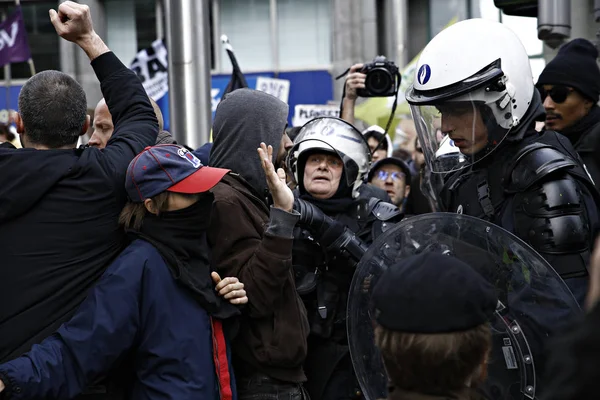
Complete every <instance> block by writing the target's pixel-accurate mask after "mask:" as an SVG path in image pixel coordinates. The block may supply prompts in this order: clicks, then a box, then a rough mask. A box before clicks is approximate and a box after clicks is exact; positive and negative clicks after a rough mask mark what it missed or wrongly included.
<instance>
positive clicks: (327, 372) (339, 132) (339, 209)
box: [288, 118, 402, 400]
mask: <svg viewBox="0 0 600 400" xmlns="http://www.w3.org/2000/svg"><path fill="white" fill-rule="evenodd" d="M369 156H370V150H369V147H368V144H367V142H366V140H365V139H364V137H363V136H362V135H361V133H360V132H359V131H358V130H357V129H356V128H354V126H352V125H350V124H349V123H347V122H346V121H343V120H341V119H338V118H316V119H313V120H312V121H310V122H308V123H306V124H305V125H304V126H303V127H302V129H301V130H300V133H299V134H298V136H297V138H296V143H295V145H294V147H293V148H292V149H291V150H290V153H289V156H288V157H289V158H288V169H289V170H290V171H291V172H292V173H293V174H294V176H295V180H296V182H298V190H297V192H296V196H297V197H298V198H299V199H300V200H303V201H305V202H308V203H310V204H311V205H313V206H314V207H316V208H318V210H320V212H322V213H324V214H325V215H326V216H328V217H330V218H332V219H333V220H334V221H335V222H336V223H337V224H338V225H342V226H345V227H347V228H348V229H349V230H350V231H351V232H352V233H353V235H356V236H357V237H359V238H360V239H361V240H362V241H363V242H365V243H366V244H367V245H368V244H371V243H372V242H373V240H375V238H376V237H377V236H378V235H379V234H381V233H382V232H384V231H385V230H387V229H389V228H391V227H392V226H393V224H394V223H395V222H397V221H399V220H400V219H401V218H402V214H401V213H400V211H399V210H398V208H397V207H395V206H394V205H392V204H389V203H384V202H382V201H381V200H379V199H375V198H364V197H362V195H360V196H359V194H358V191H359V189H360V188H361V187H362V186H364V185H365V184H364V183H363V178H364V176H365V175H366V173H367V169H368V164H369V158H370V157H369ZM338 236H339V235H335V234H334V235H333V238H332V239H334V240H335V243H337V244H339V245H341V244H342V243H341V242H342V241H338V240H336V239H338V238H339V237H338ZM294 238H295V240H294V249H293V257H292V259H293V263H294V272H295V276H296V290H297V291H298V293H300V295H301V296H302V300H303V301H304V304H305V306H306V309H307V312H308V316H309V321H310V336H309V341H308V357H307V360H306V364H305V369H306V373H307V375H308V382H307V389H308V391H309V394H310V396H311V398H313V399H322V400H327V399H339V398H343V399H348V398H357V399H358V398H362V394H361V391H360V387H359V385H358V381H357V379H356V376H355V374H354V370H353V368H352V361H351V360H350V354H349V348H348V337H347V334H346V307H347V301H348V291H349V289H350V282H351V280H352V276H353V273H354V267H355V264H356V262H355V261H353V260H349V259H348V258H345V257H343V256H341V255H340V252H341V250H342V249H341V248H340V247H339V246H336V245H335V244H334V243H327V242H326V241H325V240H326V239H324V238H323V240H322V238H320V237H318V236H317V235H315V234H314V232H312V231H311V229H310V227H297V228H296V229H295V231H294ZM338 242H340V243H338Z"/></svg>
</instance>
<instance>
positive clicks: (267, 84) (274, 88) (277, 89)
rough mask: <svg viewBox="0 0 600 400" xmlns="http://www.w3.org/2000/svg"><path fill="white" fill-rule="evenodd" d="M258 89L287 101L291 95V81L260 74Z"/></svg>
mask: <svg viewBox="0 0 600 400" xmlns="http://www.w3.org/2000/svg"><path fill="white" fill-rule="evenodd" d="M256 90H260V91H262V92H266V93H269V94H270V95H271V96H275V97H277V98H278V99H279V100H281V101H283V102H284V103H287V102H288V99H289V97H290V81H288V80H286V79H274V78H265V77H264V76H259V77H258V78H257V79H256Z"/></svg>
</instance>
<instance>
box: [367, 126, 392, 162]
mask: <svg viewBox="0 0 600 400" xmlns="http://www.w3.org/2000/svg"><path fill="white" fill-rule="evenodd" d="M363 136H364V137H365V139H367V143H368V144H369V149H370V150H371V161H373V162H374V163H375V162H377V161H379V160H383V159H384V158H386V157H391V156H392V152H393V150H394V148H393V146H392V139H391V138H390V135H388V134H387V133H386V132H385V130H384V129H383V128H382V127H380V126H378V125H372V126H370V127H368V128H367V129H365V130H364V131H363Z"/></svg>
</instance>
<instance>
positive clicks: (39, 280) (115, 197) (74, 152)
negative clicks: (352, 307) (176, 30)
mask: <svg viewBox="0 0 600 400" xmlns="http://www.w3.org/2000/svg"><path fill="white" fill-rule="evenodd" d="M50 19H51V21H52V24H53V25H54V27H55V29H56V31H57V32H58V34H59V35H60V36H61V37H63V38H64V39H66V40H69V41H72V42H75V43H76V44H78V45H79V46H80V47H81V48H82V49H83V50H84V51H85V52H86V54H87V55H88V57H89V58H90V60H91V65H92V67H93V68H94V71H95V72H96V75H97V77H98V80H99V81H100V87H101V89H102V92H103V94H104V97H105V98H106V101H107V104H108V107H109V109H110V110H111V113H112V115H113V122H114V124H115V131H114V134H113V135H112V137H111V139H110V140H109V141H108V143H107V145H106V148H105V149H104V150H102V151H101V150H98V149H95V148H86V149H77V148H76V147H77V141H78V139H79V137H80V136H81V135H82V134H84V133H85V132H87V130H88V126H89V119H88V116H87V101H86V97H85V92H84V91H83V89H82V88H81V86H80V85H79V84H78V83H77V82H76V81H75V80H74V79H72V78H71V77H70V76H68V75H67V74H64V73H62V72H59V71H42V72H40V73H38V74H36V75H34V76H33V77H31V78H30V79H29V80H28V81H27V82H26V83H25V85H24V86H23V88H22V89H21V92H20V94H19V114H17V115H16V116H15V121H16V126H17V130H18V132H19V134H20V139H21V142H22V143H23V145H24V147H25V148H23V149H4V148H0V171H2V173H1V174H0V254H2V262H1V264H2V267H1V268H0V304H2V306H1V307H0V338H2V340H0V362H3V361H7V360H10V359H12V358H15V357H18V356H20V355H21V354H23V353H25V352H26V351H28V350H29V349H30V348H31V346H32V345H33V344H36V343H39V342H41V341H42V340H43V339H45V338H46V337H48V336H49V335H51V334H52V333H53V332H55V331H56V329H57V328H58V327H59V326H60V325H61V324H62V323H63V322H65V321H67V320H68V319H69V318H70V316H71V315H72V314H73V313H74V312H75V310H76V309H77V307H78V306H79V304H81V302H82V301H83V300H84V298H85V296H86V294H87V293H88V291H89V290H90V288H91V287H92V286H93V285H94V283H95V282H96V281H97V280H98V278H100V276H101V275H102V273H103V272H104V270H105V269H106V267H107V266H108V265H109V264H110V263H111V262H112V261H113V260H114V259H115V257H117V255H118V254H119V252H120V251H121V250H123V247H124V245H125V234H124V232H123V231H122V229H120V227H119V224H118V218H119V213H120V212H121V210H122V209H123V206H124V205H125V203H126V200H127V194H126V193H125V187H124V186H125V185H124V183H125V174H126V171H127V166H128V165H129V162H130V161H131V160H132V159H133V158H134V157H135V155H136V154H138V153H139V152H141V151H142V150H143V149H144V148H145V147H146V146H151V145H153V144H154V142H155V141H156V135H157V132H158V124H157V122H156V116H155V115H154V112H153V110H152V106H151V105H150V101H149V100H148V96H147V95H146V92H145V91H144V88H143V86H142V84H141V82H140V80H139V79H138V78H137V76H136V75H135V73H134V72H133V71H131V70H129V69H128V68H127V67H125V66H124V65H123V64H122V63H121V62H120V61H119V59H118V58H117V57H116V56H115V55H114V54H113V53H112V52H110V50H109V49H108V47H106V45H105V44H104V42H103V41H102V39H101V38H100V37H98V35H97V34H96V33H95V31H94V30H93V27H92V18H91V16H90V12H89V7H88V6H86V5H82V4H77V3H74V2H71V1H66V2H63V3H61V4H60V6H59V7H58V12H57V11H55V10H51V12H50Z"/></svg>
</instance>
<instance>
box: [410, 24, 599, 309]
mask: <svg viewBox="0 0 600 400" xmlns="http://www.w3.org/2000/svg"><path fill="white" fill-rule="evenodd" d="M459 52H460V55H461V56H460V57H457V54H458V53H459ZM406 98H407V100H408V102H409V104H410V105H411V110H412V113H413V117H414V118H415V122H416V125H417V131H418V135H419V140H420V143H421V145H422V147H423V150H424V155H425V158H426V161H427V163H428V165H429V167H430V168H431V171H432V172H433V174H432V176H435V178H436V179H434V181H435V182H434V185H435V190H434V191H435V193H436V194H437V195H438V197H439V199H438V200H439V202H440V205H441V207H442V209H443V210H445V211H449V212H458V213H464V214H468V215H472V216H476V217H479V218H483V219H486V220H488V221H490V222H492V223H495V224H497V225H500V226H502V227H503V228H505V229H506V230H508V231H510V232H512V233H514V234H516V235H517V236H519V237H520V238H521V239H523V240H524V241H526V242H527V243H529V244H530V245H531V246H532V247H533V248H534V249H536V250H537V251H538V252H539V253H540V254H541V255H542V256H543V257H545V258H546V259H547V260H548V262H549V263H550V264H551V265H552V266H553V267H554V269H555V270H556V271H557V272H558V273H559V274H560V275H561V277H562V278H563V279H565V280H566V283H567V285H569V287H570V288H571V291H572V292H573V294H574V295H575V296H576V298H577V299H578V301H579V302H580V303H581V302H582V301H583V298H584V296H585V292H586V287H587V281H588V278H587V276H588V274H587V270H586V264H587V262H588V260H589V252H590V248H591V247H592V241H593V237H592V232H593V229H594V226H595V224H596V223H597V221H598V204H599V202H598V200H597V199H598V194H597V192H596V190H595V188H594V185H593V183H592V182H591V180H590V179H589V176H588V174H587V173H586V172H585V170H584V168H583V164H582V162H581V160H580V158H579V157H578V155H577V153H576V152H575V150H574V149H573V147H572V145H571V144H570V143H569V141H568V140H567V139H566V138H565V137H563V136H561V135H559V134H557V133H556V132H553V131H545V132H544V133H541V134H539V133H537V132H536V131H535V129H534V125H535V121H536V120H539V119H540V117H541V116H542V115H543V113H544V109H543V108H542V103H541V101H540V96H539V94H538V92H537V91H536V90H535V89H534V85H533V78H532V74H531V67H530V65H529V58H528V56H527V53H526V51H525V49H524V47H523V45H522V43H521V42H520V40H519V39H518V37H517V36H516V35H515V34H514V33H513V32H512V31H511V30H509V29H508V28H507V27H506V26H504V25H502V24H500V23H495V22H490V21H484V20H481V19H471V20H467V21H462V22H459V23H457V24H455V25H453V26H451V27H449V28H447V29H445V30H444V31H442V32H441V33H440V34H438V35H437V36H436V37H435V38H434V39H433V40H432V41H431V42H430V43H429V44H428V45H427V46H426V47H425V49H424V50H423V52H422V54H421V56H420V58H419V61H418V65H417V68H416V76H415V81H414V83H413V85H412V86H411V87H410V88H409V90H408V91H407V95H406ZM440 119H441V130H442V133H443V135H444V137H443V138H442V139H441V141H438V138H437V137H436V130H435V125H436V124H437V123H439V121H440Z"/></svg>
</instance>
